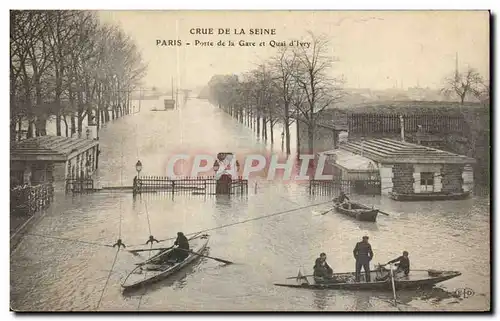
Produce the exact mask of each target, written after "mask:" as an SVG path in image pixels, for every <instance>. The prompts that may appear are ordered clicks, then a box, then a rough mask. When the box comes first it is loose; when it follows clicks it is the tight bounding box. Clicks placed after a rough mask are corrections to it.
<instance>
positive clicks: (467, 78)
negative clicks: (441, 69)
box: [441, 68, 484, 105]
mask: <svg viewBox="0 0 500 321" xmlns="http://www.w3.org/2000/svg"><path fill="white" fill-rule="evenodd" d="M444 82H445V84H444V87H443V88H442V89H441V92H442V93H443V94H445V95H446V96H452V95H455V96H457V97H458V99H459V100H460V104H461V105H463V104H464V102H465V100H466V99H467V97H477V96H479V95H480V93H481V91H482V88H481V87H482V86H483V83H484V81H483V77H482V76H481V75H480V74H479V73H478V72H477V71H476V70H475V69H474V68H468V69H467V70H466V71H465V72H463V73H458V72H455V73H454V74H453V76H449V77H446V78H445V80H444Z"/></svg>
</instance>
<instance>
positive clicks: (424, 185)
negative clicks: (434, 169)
mask: <svg viewBox="0 0 500 321" xmlns="http://www.w3.org/2000/svg"><path fill="white" fill-rule="evenodd" d="M420 190H421V191H422V192H433V191H434V173H431V172H421V173H420Z"/></svg>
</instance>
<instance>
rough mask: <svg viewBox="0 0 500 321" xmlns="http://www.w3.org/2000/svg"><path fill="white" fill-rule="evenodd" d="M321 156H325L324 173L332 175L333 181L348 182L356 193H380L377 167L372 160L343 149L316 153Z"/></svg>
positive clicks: (343, 184)
mask: <svg viewBox="0 0 500 321" xmlns="http://www.w3.org/2000/svg"><path fill="white" fill-rule="evenodd" d="M321 156H325V157H326V158H325V164H324V169H323V174H324V175H333V179H334V181H341V185H342V186H345V185H346V184H348V185H349V186H350V187H353V188H354V190H353V191H354V192H356V193H358V194H380V175H379V168H378V165H377V163H376V162H374V161H373V160H371V159H369V158H366V157H364V156H362V155H358V154H355V153H352V152H349V151H347V150H343V149H334V150H330V151H325V152H320V153H317V154H316V158H317V159H319V157H321ZM316 163H317V161H316ZM351 190H352V188H351Z"/></svg>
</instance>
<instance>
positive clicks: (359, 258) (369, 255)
mask: <svg viewBox="0 0 500 321" xmlns="http://www.w3.org/2000/svg"><path fill="white" fill-rule="evenodd" d="M352 253H353V254H354V259H355V260H356V282H359V280H360V278H359V277H360V273H361V268H363V269H364V270H365V275H366V277H365V281H366V282H370V261H371V260H372V259H373V251H372V246H371V245H370V243H368V236H363V240H362V241H361V242H358V243H356V246H355V247H354V250H353V251H352Z"/></svg>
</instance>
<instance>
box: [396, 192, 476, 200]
mask: <svg viewBox="0 0 500 321" xmlns="http://www.w3.org/2000/svg"><path fill="white" fill-rule="evenodd" d="M389 196H390V198H392V199H393V200H395V201H406V202H408V201H410V202H411V201H447V200H464V199H467V198H469V196H470V192H464V193H413V194H400V193H389Z"/></svg>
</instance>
